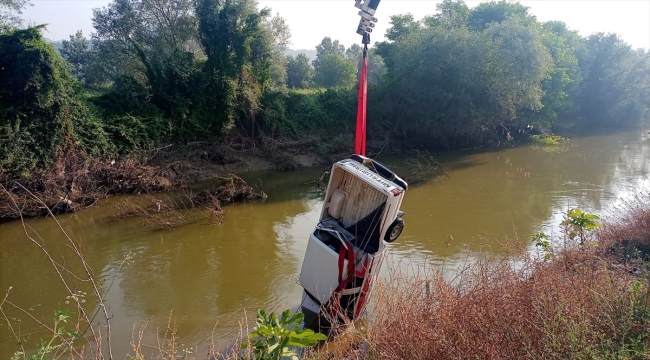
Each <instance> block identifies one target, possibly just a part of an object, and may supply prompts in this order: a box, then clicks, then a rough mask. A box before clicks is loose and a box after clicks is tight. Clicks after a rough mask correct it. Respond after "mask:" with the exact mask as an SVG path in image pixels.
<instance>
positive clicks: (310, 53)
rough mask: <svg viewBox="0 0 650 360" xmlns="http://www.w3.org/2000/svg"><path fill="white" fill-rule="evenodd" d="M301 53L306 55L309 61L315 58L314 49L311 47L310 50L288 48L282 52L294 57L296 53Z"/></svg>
mask: <svg viewBox="0 0 650 360" xmlns="http://www.w3.org/2000/svg"><path fill="white" fill-rule="evenodd" d="M301 53H302V54H305V55H307V57H308V58H309V60H311V61H314V60H316V49H311V50H307V49H300V50H293V49H289V50H287V51H285V52H284V54H285V55H287V56H288V55H291V56H294V57H295V56H297V55H298V54H301Z"/></svg>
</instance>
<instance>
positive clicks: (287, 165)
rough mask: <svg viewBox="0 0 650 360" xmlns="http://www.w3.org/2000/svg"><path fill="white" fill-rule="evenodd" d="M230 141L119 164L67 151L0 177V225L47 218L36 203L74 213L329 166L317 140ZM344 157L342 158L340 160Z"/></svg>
mask: <svg viewBox="0 0 650 360" xmlns="http://www.w3.org/2000/svg"><path fill="white" fill-rule="evenodd" d="M228 140H229V141H222V142H219V143H214V142H206V141H201V142H193V143H188V144H184V145H181V144H169V145H166V146H162V147H159V148H157V149H155V150H152V151H147V152H141V153H136V154H132V155H130V156H127V157H124V158H121V159H116V160H113V159H101V160H100V159H95V158H92V157H90V156H88V155H87V154H85V153H84V152H82V151H79V150H78V149H68V150H67V151H65V152H64V153H63V154H62V155H61V156H59V157H58V158H57V159H55V160H54V161H53V162H52V164H51V165H50V166H49V167H48V168H45V169H37V170H34V171H32V172H31V173H29V174H25V175H23V176H20V177H17V178H16V177H14V178H10V177H9V176H7V175H2V174H0V185H2V186H3V187H4V189H0V190H2V191H0V220H1V219H17V218H20V217H21V215H22V216H26V217H34V216H41V215H47V213H48V209H46V208H45V207H43V206H42V204H40V202H39V201H37V200H36V199H35V197H37V198H38V199H40V200H41V201H42V202H43V203H45V205H46V206H47V207H48V208H49V209H50V211H52V213H54V214H61V213H68V212H75V211H78V210H81V209H84V208H87V207H89V206H94V205H97V204H98V202H99V201H100V200H101V199H104V198H106V197H108V196H112V195H119V194H152V193H159V192H165V191H171V190H178V189H182V188H186V187H189V186H191V185H192V184H194V183H197V182H200V181H204V180H210V179H215V178H218V177H223V176H227V175H229V174H241V173H247V172H252V171H262V170H277V171H290V170H295V169H296V168H299V167H305V166H315V165H321V164H323V165H325V164H330V163H331V161H332V160H333V159H334V157H332V156H328V155H322V154H319V153H318V152H317V151H316V150H315V149H314V148H313V141H314V139H304V140H284V141H283V140H269V141H272V142H273V143H268V144H264V146H260V144H255V143H252V142H250V143H248V142H246V141H245V140H243V138H241V137H231V138H230V139H228ZM341 156H343V155H341Z"/></svg>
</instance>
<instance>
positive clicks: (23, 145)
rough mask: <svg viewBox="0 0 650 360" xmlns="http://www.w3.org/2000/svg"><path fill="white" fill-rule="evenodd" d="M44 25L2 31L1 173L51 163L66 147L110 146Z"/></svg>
mask: <svg viewBox="0 0 650 360" xmlns="http://www.w3.org/2000/svg"><path fill="white" fill-rule="evenodd" d="M42 28H43V27H36V28H29V29H26V30H16V31H13V32H11V33H9V34H4V35H0V172H4V173H6V174H8V175H10V176H19V175H21V174H27V173H29V171H30V170H32V169H33V168H34V167H36V166H38V165H41V166H43V165H47V164H48V163H49V162H50V161H51V160H53V159H54V158H55V157H56V156H61V155H62V152H63V151H64V150H65V148H66V147H70V146H72V147H74V148H75V149H77V148H81V149H83V150H85V151H87V152H88V153H91V154H98V153H99V152H100V151H106V150H107V149H108V143H107V139H106V135H105V133H104V131H103V129H102V127H101V124H100V122H99V121H98V119H97V118H96V117H95V116H94V114H93V113H92V112H91V111H90V109H89V108H88V106H87V105H86V104H85V103H84V102H83V101H82V99H81V97H80V96H79V95H78V94H77V93H76V91H75V89H76V86H75V80H74V79H73V78H72V77H71V76H70V74H69V73H68V66H67V65H66V63H65V62H64V61H63V60H62V59H61V57H60V56H59V55H58V54H57V52H56V50H55V49H54V47H53V46H52V45H50V44H48V43H46V42H45V40H44V39H43V37H42V35H41V34H40V30H41V29H42Z"/></svg>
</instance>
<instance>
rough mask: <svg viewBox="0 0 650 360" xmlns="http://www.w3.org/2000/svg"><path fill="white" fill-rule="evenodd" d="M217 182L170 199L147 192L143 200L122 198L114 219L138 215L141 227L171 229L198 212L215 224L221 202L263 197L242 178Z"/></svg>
mask: <svg viewBox="0 0 650 360" xmlns="http://www.w3.org/2000/svg"><path fill="white" fill-rule="evenodd" d="M215 180H217V181H218V183H217V185H215V186H214V187H213V188H212V189H210V190H203V191H201V192H199V193H197V194H194V193H192V192H191V191H185V192H184V193H182V194H180V195H178V196H176V197H175V199H172V198H171V197H169V196H166V197H154V196H151V195H148V196H146V197H145V198H144V200H143V199H140V198H130V199H125V200H123V201H122V202H121V203H119V204H117V205H116V208H117V212H116V214H115V215H114V217H115V218H116V219H117V220H124V219H127V218H132V217H138V218H140V219H142V221H143V224H144V225H145V226H150V227H152V228H155V229H171V230H173V229H175V228H176V227H178V226H181V225H185V224H189V223H190V222H192V221H194V220H196V217H194V218H193V219H190V218H189V215H190V214H192V215H196V214H200V215H202V217H203V218H205V219H207V220H208V223H209V224H218V223H221V222H222V221H223V220H224V211H223V210H222V208H221V206H222V204H232V203H235V202H242V201H246V200H254V199H259V198H263V197H265V196H266V195H265V194H264V192H263V191H262V190H260V192H259V193H258V192H256V191H255V189H253V188H252V187H251V186H249V185H248V184H247V183H246V181H244V180H243V179H242V178H240V177H239V176H237V175H233V174H231V175H229V176H228V177H221V178H217V179H215ZM190 209H198V212H190V211H189V210H190Z"/></svg>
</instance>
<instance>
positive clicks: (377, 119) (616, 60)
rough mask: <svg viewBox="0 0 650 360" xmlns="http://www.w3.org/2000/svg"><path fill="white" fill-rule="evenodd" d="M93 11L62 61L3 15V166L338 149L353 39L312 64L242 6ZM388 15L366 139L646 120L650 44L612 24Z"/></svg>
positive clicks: (476, 137)
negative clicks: (216, 151) (270, 142)
mask: <svg viewBox="0 0 650 360" xmlns="http://www.w3.org/2000/svg"><path fill="white" fill-rule="evenodd" d="M5 2H6V3H7V4H9V6H13V8H18V9H19V8H20V6H24V4H25V0H3V3H0V8H1V7H3V6H4V7H5V10H6V8H10V7H7V5H6V4H5ZM10 20H11V22H10ZM92 20H93V26H94V28H95V31H94V32H93V33H92V35H91V37H90V39H88V38H86V37H84V35H83V34H82V33H81V32H78V33H77V34H75V35H72V36H70V40H66V41H64V42H63V44H62V48H61V50H60V54H61V56H62V58H61V57H60V56H59V55H58V54H57V52H56V51H55V50H54V48H53V47H52V46H51V45H49V44H47V43H46V42H45V41H44V39H43V38H42V36H41V34H40V28H38V27H37V28H30V29H24V30H19V29H17V26H16V25H17V23H16V22H17V18H16V17H15V16H14V17H9V16H4V17H0V23H2V24H0V25H1V26H0V29H1V30H0V31H1V32H0V69H1V70H0V121H1V123H0V124H1V127H0V171H2V172H3V173H5V174H14V175H16V174H22V175H25V174H28V173H29V172H30V171H31V170H32V169H34V168H36V167H38V166H39V165H42V164H47V163H48V162H50V161H52V160H53V159H55V158H56V157H57V156H61V154H64V153H65V152H66V151H69V149H71V148H75V149H78V150H80V151H83V152H85V153H87V154H90V155H93V154H95V155H98V156H99V155H102V156H106V155H107V154H111V155H113V156H115V155H117V156H119V155H120V154H121V155H124V154H128V153H131V152H133V151H137V150H147V149H151V148H154V147H156V146H158V145H160V144H162V143H167V142H187V141H193V140H213V141H219V139H223V138H224V137H226V136H231V135H232V134H233V133H236V134H240V135H241V136H245V137H246V138H249V139H251V140H252V141H259V140H260V139H264V138H269V137H270V138H277V137H300V136H303V135H311V136H317V137H319V138H320V139H322V141H321V144H320V146H319V147H318V149H319V150H320V151H322V152H336V151H348V150H349V148H350V145H351V138H352V134H353V131H354V130H353V129H354V124H353V123H354V119H355V113H356V102H357V96H356V89H355V87H356V84H357V76H358V75H357V74H358V71H359V67H360V61H361V47H360V46H359V45H353V46H351V47H350V48H345V47H344V46H343V45H341V44H340V43H339V42H338V41H336V40H332V39H330V38H325V39H323V40H322V42H321V43H320V44H319V45H318V46H317V47H316V53H317V57H316V59H315V60H314V61H313V62H311V61H310V60H309V59H308V58H307V57H306V56H305V55H300V54H299V55H297V56H285V55H284V53H285V51H286V50H287V45H288V43H289V40H290V31H289V28H288V26H287V25H286V23H285V21H284V19H282V18H281V17H280V16H279V15H276V16H272V14H271V12H270V10H269V9H262V10H260V9H259V8H258V6H257V3H256V2H255V1H254V0H233V1H221V0H114V1H113V2H112V3H110V4H109V5H108V6H107V7H104V8H101V9H95V10H94V15H93V19H92ZM391 24H392V27H391V28H390V29H389V30H388V33H387V39H388V40H387V41H386V42H381V43H377V44H376V45H375V46H373V48H372V50H371V53H370V69H369V80H370V82H371V84H372V88H371V89H370V91H369V104H368V111H369V118H368V121H369V137H370V139H371V140H373V139H375V140H377V141H381V143H382V144H385V143H387V142H390V143H392V144H398V145H402V146H403V145H404V144H408V145H426V146H432V147H433V146H439V147H451V148H453V147H464V146H467V145H472V144H483V143H485V142H486V141H488V140H489V139H491V138H493V137H495V136H499V137H503V138H504V139H510V138H512V137H516V136H517V135H518V134H519V133H521V132H530V131H537V130H539V129H542V128H553V127H569V126H575V125H587V126H590V127H593V126H613V127H621V126H628V125H635V124H639V123H641V122H643V121H645V120H646V119H648V117H649V111H650V110H649V106H650V105H649V104H648V102H649V100H648V99H650V54H649V53H648V52H647V51H644V50H634V49H632V48H631V47H630V46H629V45H628V44H626V43H625V42H624V41H622V40H621V39H620V38H619V37H617V36H616V35H614V34H594V35H591V36H589V37H587V38H584V37H581V36H580V35H578V34H577V33H576V32H575V31H571V30H569V29H568V28H567V26H566V25H565V24H563V23H560V22H547V23H540V22H538V21H537V20H536V19H535V17H534V16H532V15H530V14H529V13H528V10H527V8H526V7H524V6H522V5H520V4H518V3H508V2H505V1H499V2H494V1H493V2H488V3H483V4H481V5H479V6H477V7H475V8H473V9H469V8H468V7H467V5H466V4H465V3H464V2H463V1H452V0H445V1H444V2H443V3H441V4H439V5H438V12H437V13H436V14H434V15H432V16H428V17H425V18H424V19H423V20H421V21H415V20H414V18H413V16H412V15H408V14H407V15H399V16H394V17H392V19H391ZM371 144H372V141H371Z"/></svg>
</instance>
